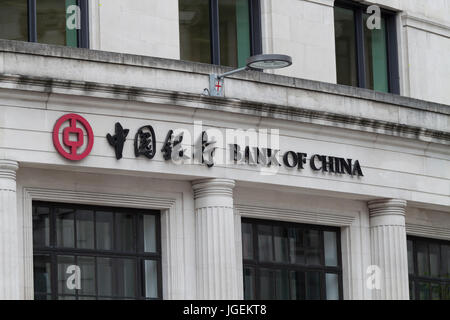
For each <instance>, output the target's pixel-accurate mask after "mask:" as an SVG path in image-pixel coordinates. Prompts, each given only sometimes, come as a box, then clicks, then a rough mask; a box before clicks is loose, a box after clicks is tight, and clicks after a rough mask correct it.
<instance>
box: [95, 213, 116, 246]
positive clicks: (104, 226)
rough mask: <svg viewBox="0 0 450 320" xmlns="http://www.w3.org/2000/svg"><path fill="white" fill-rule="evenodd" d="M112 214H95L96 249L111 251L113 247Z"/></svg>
mask: <svg viewBox="0 0 450 320" xmlns="http://www.w3.org/2000/svg"><path fill="white" fill-rule="evenodd" d="M113 221H114V219H113V213H112V212H102V211H97V212H96V213H95V228H96V233H97V234H96V236H97V249H100V250H111V249H112V247H113V243H112V241H113V238H112V234H113Z"/></svg>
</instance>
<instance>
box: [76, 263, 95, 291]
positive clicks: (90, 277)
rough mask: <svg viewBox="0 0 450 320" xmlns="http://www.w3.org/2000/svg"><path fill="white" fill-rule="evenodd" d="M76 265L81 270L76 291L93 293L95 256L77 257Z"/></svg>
mask: <svg viewBox="0 0 450 320" xmlns="http://www.w3.org/2000/svg"><path fill="white" fill-rule="evenodd" d="M78 265H79V266H80V270H81V289H80V290H79V291H78V293H79V294H82V295H95V258H93V257H78Z"/></svg>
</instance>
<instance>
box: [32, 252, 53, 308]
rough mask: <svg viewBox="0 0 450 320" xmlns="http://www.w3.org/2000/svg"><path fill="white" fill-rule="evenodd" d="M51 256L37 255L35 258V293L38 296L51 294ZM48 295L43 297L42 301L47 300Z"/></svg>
mask: <svg viewBox="0 0 450 320" xmlns="http://www.w3.org/2000/svg"><path fill="white" fill-rule="evenodd" d="M50 265H51V264H50V256H45V255H35V256H34V257H33V276H34V293H35V298H36V294H38V293H40V294H44V293H51V292H52V289H51V282H50V281H51V269H50ZM46 297H47V295H45V294H44V295H43V296H42V297H41V298H40V299H43V300H45V299H46Z"/></svg>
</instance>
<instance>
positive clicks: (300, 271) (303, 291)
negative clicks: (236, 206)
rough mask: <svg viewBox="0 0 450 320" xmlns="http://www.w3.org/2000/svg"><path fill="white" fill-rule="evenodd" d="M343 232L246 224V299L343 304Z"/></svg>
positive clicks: (255, 222) (256, 222) (259, 222)
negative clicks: (341, 239)
mask: <svg viewBox="0 0 450 320" xmlns="http://www.w3.org/2000/svg"><path fill="white" fill-rule="evenodd" d="M339 237H340V233H339V229H338V228H331V227H321V226H309V225H301V224H294V223H285V222H275V221H262V220H247V219H243V221H242V255H243V260H244V263H243V264H244V270H243V272H244V298H245V299H247V300H254V299H258V300H260V299H262V300H325V299H327V300H339V299H342V268H341V253H340V251H341V248H340V239H339Z"/></svg>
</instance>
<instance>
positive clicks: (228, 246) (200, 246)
mask: <svg viewBox="0 0 450 320" xmlns="http://www.w3.org/2000/svg"><path fill="white" fill-rule="evenodd" d="M192 188H193V190H194V199H195V216H196V254H197V295H198V296H197V298H198V299H205V300H206V299H215V300H218V299H237V298H238V279H237V262H236V241H235V230H234V229H235V224H234V214H233V188H234V181H233V180H228V179H208V180H199V181H194V182H193V183H192Z"/></svg>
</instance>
